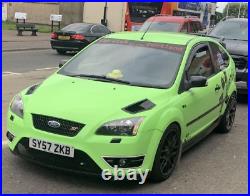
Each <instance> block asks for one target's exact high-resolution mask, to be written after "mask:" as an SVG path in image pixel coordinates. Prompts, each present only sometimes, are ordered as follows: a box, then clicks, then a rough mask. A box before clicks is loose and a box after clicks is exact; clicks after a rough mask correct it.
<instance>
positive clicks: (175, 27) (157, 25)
mask: <svg viewBox="0 0 250 196" xmlns="http://www.w3.org/2000/svg"><path fill="white" fill-rule="evenodd" d="M180 26H181V25H180V24H179V23H173V22H145V23H144V24H143V25H142V27H141V29H140V31H146V30H147V29H148V27H149V31H167V32H178V31H179V29H180Z"/></svg>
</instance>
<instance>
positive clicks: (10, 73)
mask: <svg viewBox="0 0 250 196" xmlns="http://www.w3.org/2000/svg"><path fill="white" fill-rule="evenodd" d="M10 75H21V73H15V72H9V71H4V72H3V76H10Z"/></svg>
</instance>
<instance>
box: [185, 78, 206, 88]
mask: <svg viewBox="0 0 250 196" xmlns="http://www.w3.org/2000/svg"><path fill="white" fill-rule="evenodd" d="M206 86H207V78H206V77H204V76H191V77H190V80H189V87H190V88H196V87H206Z"/></svg>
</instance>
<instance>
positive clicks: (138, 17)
mask: <svg viewBox="0 0 250 196" xmlns="http://www.w3.org/2000/svg"><path fill="white" fill-rule="evenodd" d="M162 4H163V3H162V2H161V3H160V2H155V3H153V2H143V3H139V2H136V3H135V2H129V3H128V8H129V14H130V19H131V22H140V23H141V22H144V21H145V20H147V19H148V18H149V17H151V16H155V15H157V14H160V13H161V9H162Z"/></svg>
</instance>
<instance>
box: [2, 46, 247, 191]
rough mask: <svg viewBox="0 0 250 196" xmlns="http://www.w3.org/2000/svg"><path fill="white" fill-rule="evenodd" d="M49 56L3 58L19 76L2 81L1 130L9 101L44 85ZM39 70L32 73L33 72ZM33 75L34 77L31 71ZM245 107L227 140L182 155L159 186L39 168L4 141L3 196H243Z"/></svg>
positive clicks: (215, 137) (52, 59)
mask: <svg viewBox="0 0 250 196" xmlns="http://www.w3.org/2000/svg"><path fill="white" fill-rule="evenodd" d="M65 57H66V58H68V57H70V56H60V55H57V54H56V53H55V52H54V51H51V50H43V51H22V52H7V53H4V54H3V68H4V70H6V71H9V72H15V73H20V74H4V75H3V92H2V96H3V102H2V103H3V108H2V113H3V119H2V122H3V126H2V129H3V131H2V134H3V136H4V135H5V133H6V111H7V106H8V102H9V101H10V99H11V97H12V96H13V95H14V94H16V93H17V92H18V91H19V90H21V89H23V88H25V87H27V86H29V85H31V84H34V83H36V82H38V81H41V80H43V79H44V78H46V77H47V76H48V75H49V74H51V73H52V72H53V71H55V70H54V69H52V70H47V69H43V68H48V67H55V66H57V64H58V61H59V60H60V59H64V58H65ZM38 68H39V69H41V68H42V70H36V69H38ZM34 70H36V71H34ZM247 113H248V104H247V100H246V98H241V99H240V102H239V104H238V108H237V114H236V121H235V125H234V127H233V129H232V131H231V132H230V133H229V134H225V135H223V134H211V135H210V136H208V137H207V138H206V139H205V140H204V141H202V142H200V143H199V144H198V145H196V146H194V147H193V148H192V149H190V150H189V151H188V152H186V153H185V154H184V155H183V156H182V158H181V161H180V164H179V166H178V168H177V170H176V172H175V173H174V174H173V176H171V177H170V179H168V180H167V181H165V182H162V183H160V184H154V183H146V184H144V185H138V184H136V183H131V182H105V181H102V180H100V179H97V178H93V177H90V176H79V175H74V174H70V173H64V172H61V171H55V170H52V169H48V168H44V167H40V166H37V165H34V164H32V163H29V162H26V161H24V160H22V159H20V158H19V157H16V156H14V155H12V154H11V153H10V152H9V149H8V146H7V145H6V138H5V137H3V140H4V141H3V143H2V148H3V150H2V153H3V161H2V163H3V166H2V170H3V177H2V179H3V184H2V188H3V192H4V193H247V174H248V167H247V166H248V162H247V160H248V158H247V157H248V150H247V143H248V139H247V138H248V131H247V130H248V120H247V117H248V115H247Z"/></svg>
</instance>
